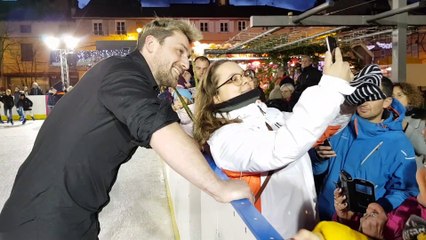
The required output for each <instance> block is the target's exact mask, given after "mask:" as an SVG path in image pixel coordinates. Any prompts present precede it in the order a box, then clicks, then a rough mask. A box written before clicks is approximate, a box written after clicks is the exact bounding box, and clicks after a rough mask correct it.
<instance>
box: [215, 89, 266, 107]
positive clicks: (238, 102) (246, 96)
mask: <svg viewBox="0 0 426 240" xmlns="http://www.w3.org/2000/svg"><path fill="white" fill-rule="evenodd" d="M259 97H260V90H259V88H255V89H253V90H251V91H248V92H246V93H243V94H241V95H239V96H237V97H234V98H231V99H229V100H228V101H225V102H221V103H219V104H216V105H214V111H215V112H219V113H222V112H230V111H232V110H235V109H238V108H242V107H245V106H247V105H249V104H251V103H254V102H256V100H257V99H259Z"/></svg>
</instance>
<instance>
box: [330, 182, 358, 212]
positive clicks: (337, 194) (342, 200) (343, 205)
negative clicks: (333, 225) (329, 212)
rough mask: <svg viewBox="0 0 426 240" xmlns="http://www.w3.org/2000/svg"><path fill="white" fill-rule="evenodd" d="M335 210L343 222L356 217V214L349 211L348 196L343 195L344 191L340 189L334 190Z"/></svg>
mask: <svg viewBox="0 0 426 240" xmlns="http://www.w3.org/2000/svg"><path fill="white" fill-rule="evenodd" d="M334 209H335V210H336V214H337V216H338V217H339V218H340V219H342V220H351V219H352V218H353V217H354V216H355V213H354V212H352V211H350V210H349V209H348V203H347V201H346V196H345V195H343V191H342V189H341V188H339V187H338V188H336V189H334Z"/></svg>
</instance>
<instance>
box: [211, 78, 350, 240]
mask: <svg viewBox="0 0 426 240" xmlns="http://www.w3.org/2000/svg"><path fill="white" fill-rule="evenodd" d="M353 90H354V88H352V87H350V86H349V84H348V83H347V82H346V81H343V80H341V79H338V78H334V77H331V76H327V75H323V77H322V79H321V81H320V83H319V85H317V86H313V87H310V88H308V89H306V90H305V92H304V93H303V95H302V97H301V98H300V100H299V102H298V103H297V104H296V106H295V107H294V109H293V113H287V114H285V113H282V112H280V111H279V110H277V109H275V108H268V107H267V106H266V105H265V104H264V103H262V102H260V101H258V102H256V103H252V104H249V105H247V106H245V107H242V108H239V109H236V110H233V111H231V112H229V113H228V114H227V118H229V119H235V118H239V119H241V120H242V123H232V124H228V125H225V126H223V127H221V128H220V129H218V130H217V131H215V132H214V133H213V135H212V137H211V138H210V139H209V141H208V144H209V145H210V150H211V153H212V156H213V158H214V160H215V162H216V164H217V165H218V167H220V168H222V169H226V170H231V171H241V172H267V171H269V170H275V169H280V168H282V169H281V170H278V171H276V172H275V173H274V174H273V175H272V177H271V179H270V182H269V183H268V185H267V187H266V188H265V190H264V192H263V193H262V196H261V201H262V214H263V215H264V216H265V217H266V218H267V219H268V220H269V222H270V223H271V224H272V225H273V226H274V227H275V228H276V229H277V231H278V232H279V233H280V234H281V235H282V236H283V237H284V238H289V237H291V236H293V235H294V234H295V233H296V232H297V230H299V229H300V228H307V229H312V228H313V227H314V226H315V224H316V220H317V214H316V211H315V201H316V194H315V185H314V180H313V173H312V168H311V163H310V159H309V156H308V154H307V151H308V150H309V149H310V148H311V147H312V146H313V144H314V143H315V141H316V140H317V139H318V138H319V137H320V136H321V134H322V133H323V132H324V131H325V129H326V128H327V126H328V124H330V123H331V122H332V120H333V119H334V118H335V117H336V116H337V115H338V113H339V109H340V104H341V103H343V101H344V97H343V95H348V94H350V93H352V92H353ZM265 122H267V123H268V124H269V125H270V126H271V127H272V128H273V131H269V130H268V128H267V126H266V124H265ZM284 166H286V167H284ZM283 167H284V168H283ZM263 180H264V177H262V182H263Z"/></svg>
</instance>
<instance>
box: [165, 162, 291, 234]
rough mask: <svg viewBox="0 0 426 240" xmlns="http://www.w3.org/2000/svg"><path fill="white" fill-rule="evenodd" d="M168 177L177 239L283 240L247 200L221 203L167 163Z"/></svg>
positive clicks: (213, 167)
mask: <svg viewBox="0 0 426 240" xmlns="http://www.w3.org/2000/svg"><path fill="white" fill-rule="evenodd" d="M205 157H206V159H207V161H208V162H209V164H210V166H211V167H212V169H213V170H214V171H215V172H216V174H217V175H218V176H219V177H220V178H222V179H227V177H226V175H225V174H224V173H223V172H222V171H221V170H220V169H218V168H217V167H216V165H215V164H214V162H213V160H212V159H211V157H210V156H205ZM165 176H166V185H167V188H168V194H169V203H170V205H171V206H170V209H171V211H172V216H173V217H174V221H175V228H176V229H175V239H185V240H199V239H203V240H210V239H212V240H213V239H221V240H235V239H242V240H252V239H270V240H273V239H283V238H282V237H281V236H280V235H279V233H278V232H277V231H276V230H275V229H274V228H273V227H272V226H271V225H270V223H269V222H268V221H267V220H266V219H265V218H264V217H263V216H262V215H261V214H260V213H259V212H258V211H257V209H256V208H255V207H254V206H253V205H252V204H251V203H250V202H249V201H248V200H247V199H242V200H238V201H233V202H232V203H231V204H224V203H218V202H216V201H215V200H214V199H213V198H212V197H210V196H209V195H207V194H205V193H204V192H201V191H200V190H199V189H198V188H196V187H194V186H193V185H192V184H191V183H189V182H188V181H187V180H186V179H184V178H183V177H181V176H180V175H179V174H177V173H176V172H174V170H173V169H171V168H170V167H168V165H166V164H165Z"/></svg>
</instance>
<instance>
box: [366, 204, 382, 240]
mask: <svg viewBox="0 0 426 240" xmlns="http://www.w3.org/2000/svg"><path fill="white" fill-rule="evenodd" d="M387 220H388V217H387V216H386V212H385V210H384V209H383V208H382V206H380V204H378V203H370V204H369V205H368V208H367V211H366V213H365V214H364V216H363V217H362V218H361V225H360V231H361V232H362V233H364V234H366V235H368V236H370V237H373V238H375V239H383V229H384V227H385V225H386V222H387Z"/></svg>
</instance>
